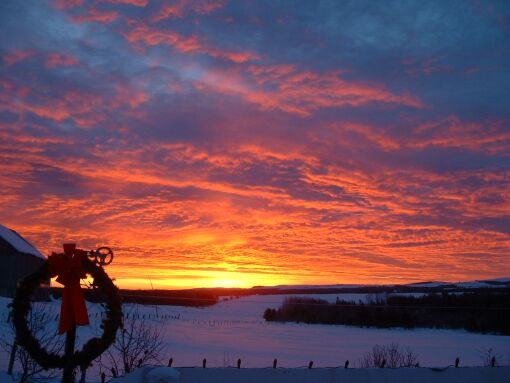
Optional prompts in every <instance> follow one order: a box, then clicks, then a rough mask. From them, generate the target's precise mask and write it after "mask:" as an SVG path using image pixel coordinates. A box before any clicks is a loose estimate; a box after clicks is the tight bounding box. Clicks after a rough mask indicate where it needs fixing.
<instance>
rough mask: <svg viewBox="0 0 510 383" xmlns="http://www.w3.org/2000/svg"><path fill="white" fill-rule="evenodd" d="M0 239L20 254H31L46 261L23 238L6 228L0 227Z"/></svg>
mask: <svg viewBox="0 0 510 383" xmlns="http://www.w3.org/2000/svg"><path fill="white" fill-rule="evenodd" d="M0 237H2V238H3V239H4V240H6V241H7V242H9V243H10V244H11V245H12V246H13V247H14V248H15V249H16V250H18V251H19V252H21V253H27V254H32V255H35V256H36V257H38V258H41V259H46V257H45V256H44V255H42V254H41V253H40V252H39V250H37V249H36V248H35V247H34V246H32V245H31V244H30V243H29V242H28V241H27V240H26V239H25V238H23V237H22V236H20V235H19V234H18V233H16V232H15V231H13V230H11V229H9V228H8V227H5V226H3V225H0Z"/></svg>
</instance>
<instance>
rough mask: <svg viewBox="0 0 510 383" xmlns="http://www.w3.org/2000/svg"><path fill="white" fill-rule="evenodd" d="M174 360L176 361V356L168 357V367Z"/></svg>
mask: <svg viewBox="0 0 510 383" xmlns="http://www.w3.org/2000/svg"><path fill="white" fill-rule="evenodd" d="M173 361H174V358H170V359H168V367H172V363H173Z"/></svg>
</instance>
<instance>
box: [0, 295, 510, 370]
mask: <svg viewBox="0 0 510 383" xmlns="http://www.w3.org/2000/svg"><path fill="white" fill-rule="evenodd" d="M312 296H313V297H316V298H321V299H327V300H328V301H332V302H333V301H335V300H336V298H337V297H338V298H340V299H346V300H360V299H365V297H366V296H365V295H362V294H359V295H356V294H330V295H312ZM285 297H286V296H285V295H260V296H247V297H242V298H233V299H230V298H224V299H223V300H221V302H220V303H218V304H217V305H214V306H211V307H206V308H192V307H177V306H143V305H135V304H126V305H124V313H125V314H128V313H129V315H130V316H131V317H132V316H133V314H135V313H136V314H137V315H139V316H140V318H144V317H145V320H146V321H148V323H150V324H152V325H154V326H156V327H157V328H158V329H159V330H160V331H161V333H162V337H163V340H164V344H165V350H164V353H163V354H162V355H161V360H160V363H161V364H163V365H166V364H167V361H168V359H169V358H170V357H172V358H173V360H174V363H173V366H176V367H193V366H201V365H202V360H203V358H207V366H208V367H229V366H234V365H235V364H236V362H237V359H238V358H241V360H242V367H243V368H254V367H269V366H272V363H273V360H274V358H278V366H281V367H286V368H293V367H303V366H306V365H308V362H309V361H311V360H313V362H314V367H338V366H343V365H344V362H345V360H347V359H348V360H349V361H350V366H351V367H355V366H356V365H357V363H358V362H359V359H360V358H361V356H362V355H363V353H365V352H367V351H369V350H371V348H372V346H373V345H375V344H390V343H398V344H400V345H401V346H404V347H405V346H409V347H411V348H412V349H413V350H414V351H415V352H416V353H417V354H418V356H419V361H420V365H421V366H448V365H451V364H453V363H454V360H455V358H456V357H459V358H460V363H461V366H480V365H482V357H483V356H484V353H485V352H486V351H487V350H488V349H492V352H493V354H495V355H496V358H497V360H498V364H500V365H509V364H510V337H506V336H498V335H482V334H475V333H469V332H466V331H463V330H434V329H417V330H404V329H372V328H370V329H369V328H358V327H349V326H339V325H334V326H333V325H306V324H297V323H274V322H271V323H270V322H266V321H264V319H263V318H262V314H263V312H264V310H265V309H266V308H268V307H271V308H277V307H278V306H279V305H280V304H281V303H282V301H283V299H284V298H285ZM9 302H10V300H8V299H6V298H0V335H1V337H3V338H5V337H9V336H11V332H10V326H9V324H8V323H7V316H8V309H7V307H6V306H7V304H8V303H9ZM47 305H48V306H50V307H51V308H52V310H53V312H54V313H58V311H59V305H60V301H55V302H51V303H47ZM88 306H89V314H90V318H91V322H93V324H92V325H91V326H88V327H82V328H79V331H78V343H80V342H83V341H86V340H88V338H89V337H90V336H91V333H94V334H96V333H98V332H99V328H98V327H99V322H100V320H99V317H100V313H101V312H102V308H101V307H100V305H95V304H88ZM55 319H56V315H55ZM54 324H55V326H56V324H57V322H56V320H55V321H54ZM49 331H55V329H50V330H49ZM7 358H8V355H7V352H5V351H4V350H1V349H0V370H3V371H5V370H6V368H7Z"/></svg>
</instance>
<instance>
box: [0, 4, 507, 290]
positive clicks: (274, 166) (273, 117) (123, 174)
mask: <svg viewBox="0 0 510 383" xmlns="http://www.w3.org/2000/svg"><path fill="white" fill-rule="evenodd" d="M509 89H510V4H509V3H508V2H506V1H468V0H463V1H455V0H452V1H426V2H424V1H418V0H416V1H338V0H332V1H319V0H318V1H304V0H303V1H297V0H296V1H280V0H278V1H274V0H257V1H247V0H243V1H237V0H235V1H234V0H176V1H157V0H91V1H86V0H68V1H39V0H26V1H18V0H4V1H2V2H0V185H1V187H0V223H1V224H3V225H6V226H8V227H10V228H12V229H15V230H16V231H18V232H19V233H20V234H22V235H23V236H25V237H26V238H27V239H28V240H30V241H31V242H32V243H33V244H34V245H35V246H36V247H37V248H38V249H39V250H40V251H42V252H43V253H45V254H49V253H50V252H52V251H60V249H61V246H62V243H64V242H76V243H77V246H78V247H80V248H84V249H94V248H97V247H98V246H105V245H106V246H110V247H112V248H113V250H114V253H115V259H114V261H113V263H112V264H111V265H110V266H107V271H108V272H109V274H110V275H111V276H112V277H114V278H115V279H116V282H117V284H118V285H119V286H120V287H126V288H144V289H145V288H185V287H208V286H224V287H230V286H241V287H250V286H254V285H276V284H336V283H371V284H372V283H375V284H381V283H406V282H415V281H428V280H446V281H461V280H473V279H485V278H497V277H508V276H510V258H509V255H510V101H509V99H510V91H509Z"/></svg>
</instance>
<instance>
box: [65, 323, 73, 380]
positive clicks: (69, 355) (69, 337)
mask: <svg viewBox="0 0 510 383" xmlns="http://www.w3.org/2000/svg"><path fill="white" fill-rule="evenodd" d="M75 342H76V323H74V322H73V325H72V326H71V329H70V330H69V331H68V332H67V333H66V344H65V348H64V357H65V359H66V365H65V367H64V372H63V373H62V383H74V366H73V363H72V361H73V355H74V343H75Z"/></svg>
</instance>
